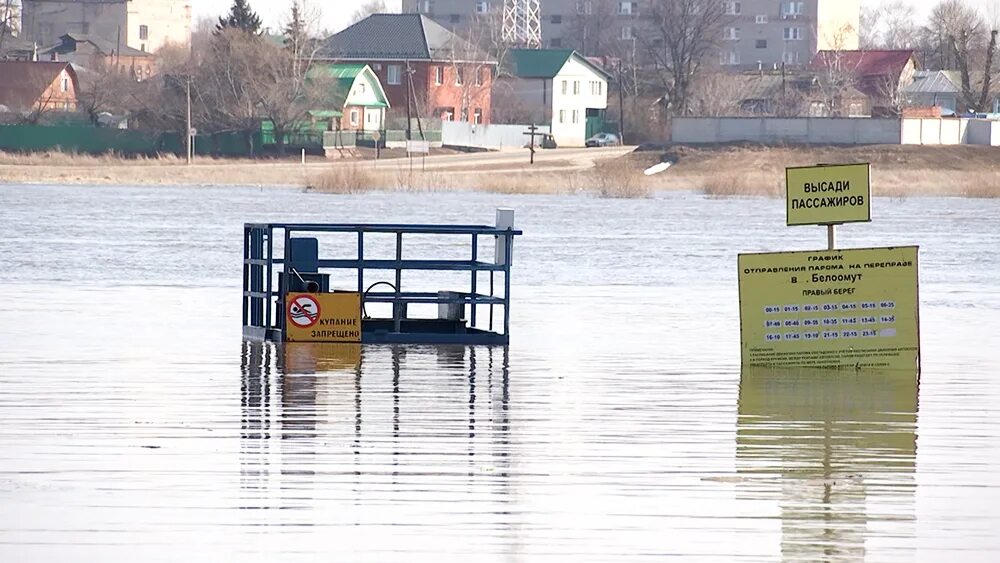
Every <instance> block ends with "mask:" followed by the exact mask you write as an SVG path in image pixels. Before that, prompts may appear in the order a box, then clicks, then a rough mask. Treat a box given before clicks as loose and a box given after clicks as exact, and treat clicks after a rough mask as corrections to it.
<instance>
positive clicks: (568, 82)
mask: <svg viewBox="0 0 1000 563" xmlns="http://www.w3.org/2000/svg"><path fill="white" fill-rule="evenodd" d="M509 57H510V58H509V60H510V61H511V68H510V71H511V74H512V75H513V76H514V77H516V78H515V79H514V80H512V81H511V83H510V87H511V89H512V94H513V96H514V97H515V98H516V99H517V100H518V102H519V103H520V104H521V105H522V106H523V108H524V109H526V110H527V111H528V112H529V113H531V114H532V119H533V121H535V122H537V123H539V124H542V123H551V125H552V136H553V137H554V138H555V141H556V143H557V144H558V145H559V146H560V147H582V146H583V145H584V141H586V140H587V138H588V137H590V136H592V135H595V134H597V133H600V132H601V131H603V129H604V118H605V113H606V112H607V109H608V81H609V80H610V79H611V76H610V75H609V74H608V73H607V72H605V71H604V70H603V69H601V68H600V67H599V66H597V65H596V64H594V63H592V62H590V61H589V60H587V58H586V57H584V56H582V55H580V54H579V53H577V52H576V51H573V50H572V49H514V50H512V51H511V52H510V56H509Z"/></svg>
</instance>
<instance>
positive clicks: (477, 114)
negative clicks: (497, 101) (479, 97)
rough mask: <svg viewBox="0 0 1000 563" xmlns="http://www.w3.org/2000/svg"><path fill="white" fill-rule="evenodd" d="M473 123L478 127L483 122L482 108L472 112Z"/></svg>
mask: <svg viewBox="0 0 1000 563" xmlns="http://www.w3.org/2000/svg"><path fill="white" fill-rule="evenodd" d="M472 119H473V121H472V122H473V123H475V124H476V125H479V124H481V123H482V122H483V108H476V111H474V112H472Z"/></svg>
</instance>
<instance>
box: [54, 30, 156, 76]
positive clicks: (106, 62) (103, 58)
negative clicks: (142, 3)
mask: <svg viewBox="0 0 1000 563" xmlns="http://www.w3.org/2000/svg"><path fill="white" fill-rule="evenodd" d="M38 57H39V59H43V60H51V61H64V62H68V63H74V64H77V65H80V66H83V67H87V68H90V69H96V68H98V67H99V66H101V65H103V66H105V67H106V68H109V69H116V70H118V71H120V72H127V73H129V75H130V76H132V78H134V79H135V80H137V81H142V80H145V79H147V78H149V77H151V76H152V75H153V73H154V72H155V71H156V70H155V67H156V65H155V58H154V57H153V55H152V54H150V53H147V52H145V51H140V50H138V49H133V48H132V47H129V46H127V45H122V46H121V47H120V48H119V47H118V46H117V45H114V44H112V43H110V42H108V41H105V40H104V39H101V38H100V37H95V36H91V35H83V34H79V33H67V34H65V35H63V36H62V37H60V38H59V43H57V44H56V45H53V46H51V47H49V48H47V49H43V50H41V51H39V53H38Z"/></svg>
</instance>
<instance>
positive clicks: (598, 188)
mask: <svg viewBox="0 0 1000 563" xmlns="http://www.w3.org/2000/svg"><path fill="white" fill-rule="evenodd" d="M621 154H622V151H620V150H618V151H617V152H607V151H603V150H601V149H588V150H573V149H567V150H564V149H559V150H546V151H539V152H538V153H537V155H536V157H537V160H536V163H535V165H534V166H530V167H529V166H528V165H527V163H526V160H527V154H526V153H522V152H511V153H479V154H465V153H457V154H450V155H437V156H434V157H432V158H428V159H427V161H426V170H424V163H422V162H421V161H420V160H415V161H414V163H413V165H412V169H411V163H410V162H409V160H408V159H405V158H398V156H399V155H393V154H391V153H390V154H389V155H383V156H389V157H390V158H383V159H382V160H380V161H378V162H377V163H376V162H374V161H372V160H370V159H367V160H366V159H365V157H372V156H373V155H368V154H364V153H359V154H358V155H355V156H358V157H360V158H358V159H355V160H347V159H344V160H332V161H329V160H326V159H323V158H320V157H310V158H309V160H308V161H307V163H306V164H305V165H303V164H302V163H301V162H300V161H299V159H298V158H295V157H290V158H288V159H284V160H279V159H271V160H229V159H226V160H222V159H220V160H216V159H211V158H197V159H196V160H195V163H194V164H193V165H191V166H188V165H186V164H185V163H184V161H183V160H182V159H179V158H177V157H175V156H172V155H168V156H164V157H153V158H122V157H120V156H115V155H104V156H86V155H72V154H65V153H58V152H53V153H41V154H31V155H17V154H5V153H2V152H0V183H7V184H20V183H24V184H98V185H249V186H291V187H297V188H305V189H309V190H312V191H317V192H326V193H358V192H364V191H369V190H407V191H410V190H416V191H432V190H433V191H437V190H474V191H487V192H495V193H532V194H567V193H590V194H596V195H600V196H604V197H646V196H648V195H651V194H653V193H655V192H657V191H666V190H694V191H698V192H701V193H704V194H707V195H710V196H714V197H738V196H767V197H780V196H781V195H782V194H783V193H784V182H785V178H784V176H785V167H787V166H808V165H814V164H818V163H828V164H838V163H854V162H871V163H872V179H873V190H872V191H873V193H874V194H875V195H876V196H887V197H908V196H933V195H946V196H963V197H978V198H992V197H1000V149H995V148H990V147H973V146H951V147H941V146H895V145H878V146H859V147H763V146H751V145H725V146H716V147H710V148H709V147H684V146H673V147H666V148H663V149H660V150H649V151H641V152H633V153H629V154H625V155H624V156H621ZM392 156H396V157H397V158H391V157H392ZM662 159H669V160H671V161H674V162H675V165H674V166H672V167H671V168H670V169H669V170H667V171H666V172H663V173H660V174H657V175H655V176H644V175H643V174H642V171H643V170H644V169H646V168H648V167H649V166H652V165H654V164H656V163H658V162H660V161H661V160H662Z"/></svg>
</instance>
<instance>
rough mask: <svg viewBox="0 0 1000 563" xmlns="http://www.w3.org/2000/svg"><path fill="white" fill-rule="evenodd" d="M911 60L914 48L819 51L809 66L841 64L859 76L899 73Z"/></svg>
mask: <svg viewBox="0 0 1000 563" xmlns="http://www.w3.org/2000/svg"><path fill="white" fill-rule="evenodd" d="M911 60H913V49H898V50H890V49H871V50H851V51H848V50H843V51H819V52H817V53H816V55H815V56H813V58H812V61H811V62H810V63H809V66H810V67H812V68H814V69H826V68H831V67H833V66H839V67H840V68H841V69H844V70H851V71H853V72H854V73H855V74H857V75H858V76H876V75H885V74H897V75H898V74H899V73H901V72H902V71H903V69H904V68H906V65H907V64H908V63H909V62H910V61H911Z"/></svg>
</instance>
